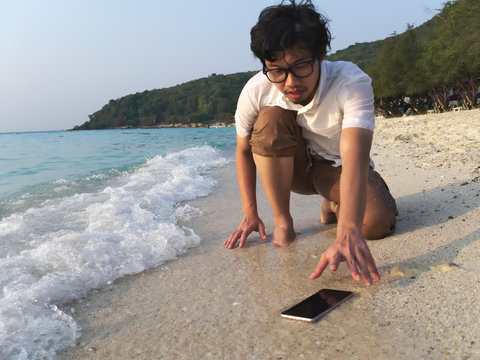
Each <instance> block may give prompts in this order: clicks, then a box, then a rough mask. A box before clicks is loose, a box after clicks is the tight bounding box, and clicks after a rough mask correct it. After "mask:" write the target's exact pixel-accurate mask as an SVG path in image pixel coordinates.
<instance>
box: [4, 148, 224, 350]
mask: <svg viewBox="0 0 480 360" xmlns="http://www.w3.org/2000/svg"><path fill="white" fill-rule="evenodd" d="M227 163H228V160H227V159H225V158H223V157H222V156H221V155H220V153H219V152H218V151H217V150H215V149H213V148H212V147H209V146H203V147H196V148H190V149H186V150H183V151H180V152H177V153H172V154H169V155H166V156H157V157H155V158H152V159H150V160H148V161H147V162H146V163H145V164H144V165H142V166H141V167H139V168H137V169H136V170H135V171H134V172H131V173H128V174H121V175H119V177H117V178H115V180H114V181H113V180H112V181H111V182H108V186H106V187H104V188H103V189H101V190H100V191H96V192H87V193H77V194H75V195H72V196H68V197H65V198H60V199H54V200H51V201H47V202H44V203H43V204H42V205H40V206H38V207H35V208H30V209H28V210H26V211H24V212H21V213H14V214H11V215H10V216H8V217H6V218H4V219H2V220H1V221H0V253H1V254H3V255H2V256H4V257H3V258H1V259H0V286H1V287H2V289H3V292H2V294H0V344H1V346H0V358H2V359H43V358H53V357H54V356H55V353H56V351H57V350H59V349H61V348H64V347H67V346H73V345H74V343H75V339H76V338H77V337H78V336H79V334H80V329H79V327H78V325H77V324H76V322H75V320H74V318H73V317H72V316H71V314H68V312H67V311H65V310H64V309H63V308H62V307H63V306H65V305H66V304H67V303H69V302H71V301H75V300H78V299H80V298H82V297H85V296H86V295H87V294H88V293H89V292H90V291H91V290H92V289H97V288H100V287H102V286H105V285H107V284H111V283H112V282H113V281H114V280H115V279H118V278H120V277H123V276H125V275H130V274H135V273H139V272H141V271H143V270H145V269H148V268H151V267H156V266H159V265H161V264H162V263H163V262H165V261H167V260H172V259H175V258H176V257H177V256H179V255H181V254H184V253H185V252H186V250H187V249H188V248H190V247H193V246H196V245H198V244H199V243H200V238H199V237H198V236H197V235H196V234H195V233H194V231H193V230H191V229H189V228H187V227H185V226H183V225H180V224H179V223H180V222H182V223H185V222H186V221H188V220H190V219H191V218H192V217H195V216H199V215H200V214H201V211H200V210H198V209H196V208H194V207H193V206H191V205H190V204H188V201H190V200H193V199H196V198H198V197H201V196H206V195H208V194H209V193H211V191H212V190H213V187H214V185H215V181H214V180H213V179H212V178H211V177H210V176H209V172H211V171H212V170H213V169H215V168H218V167H221V166H224V165H226V164H227ZM65 184H66V182H65V181H62V180H60V181H58V185H61V186H65Z"/></svg>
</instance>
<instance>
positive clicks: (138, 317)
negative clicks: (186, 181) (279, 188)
mask: <svg viewBox="0 0 480 360" xmlns="http://www.w3.org/2000/svg"><path fill="white" fill-rule="evenodd" d="M371 155H372V158H373V160H374V162H375V166H376V170H377V171H379V172H380V174H381V175H382V176H383V177H384V179H385V180H386V182H387V184H388V186H389V187H390V190H391V192H392V194H393V195H394V197H395V198H396V200H397V206H398V210H399V216H398V222H397V229H396V232H395V233H394V234H393V235H391V236H388V237H387V238H385V239H381V240H376V241H368V245H369V247H370V250H371V252H372V254H373V256H374V258H375V261H376V264H377V267H378V268H379V271H380V274H381V276H382V278H381V280H380V281H379V282H378V283H375V284H374V285H373V286H371V287H367V286H365V285H364V284H363V283H356V282H355V281H353V280H352V278H351V276H350V273H349V272H348V271H347V268H346V266H345V264H342V265H341V266H340V267H339V269H338V270H337V271H336V272H334V273H333V272H330V271H326V272H325V273H324V274H323V275H322V276H321V277H320V278H319V279H317V280H310V279H309V278H308V277H309V275H310V274H311V273H312V272H313V270H314V268H315V266H316V264H317V262H318V260H319V257H320V255H321V253H322V252H323V251H324V250H325V249H326V248H327V247H328V246H329V245H330V244H331V243H332V241H333V240H334V239H335V233H336V227H335V225H322V224H320V221H319V217H320V204H321V197H319V196H301V195H293V197H292V205H291V209H292V214H293V218H294V221H295V227H296V231H297V239H296V241H295V242H294V243H293V244H292V245H290V246H289V247H288V248H277V247H275V246H274V245H273V244H272V242H271V234H272V231H273V224H272V223H273V216H272V213H271V210H270V208H269V205H268V203H267V201H266V199H265V196H264V194H263V190H262V189H261V187H260V186H259V185H258V186H259V189H258V191H257V194H258V201H259V214H260V216H261V218H262V219H263V220H264V222H265V225H266V228H267V234H268V235H269V238H268V241H267V242H265V241H263V240H261V239H260V237H259V236H258V234H256V233H255V234H253V235H251V236H250V238H249V241H247V245H246V247H245V248H242V249H239V248H235V249H232V250H227V249H225V248H224V247H223V242H224V241H225V239H226V238H227V237H228V236H229V235H230V233H232V232H233V231H234V229H235V228H236V227H237V225H238V223H239V222H240V220H241V203H240V198H239V194H238V190H237V183H236V174H235V168H234V164H230V165H228V166H226V167H223V168H221V169H220V170H217V171H216V179H217V181H218V183H217V185H216V189H215V191H214V192H213V193H212V194H211V195H209V196H207V197H203V198H198V199H196V200H194V201H193V202H191V203H190V205H192V206H194V207H196V208H197V209H199V210H200V211H201V212H202V215H199V216H196V217H194V218H193V224H192V222H191V221H190V222H189V225H188V226H189V227H191V228H192V229H194V231H195V233H196V234H197V235H198V236H199V237H200V239H201V240H200V244H199V245H198V246H196V247H194V248H190V249H188V251H187V252H186V253H185V254H183V255H179V256H178V258H177V259H176V260H171V261H167V262H165V263H164V264H163V265H161V266H160V267H157V268H154V269H149V270H146V271H144V272H142V273H140V274H136V275H132V276H127V277H123V278H121V279H119V280H116V281H115V282H113V283H112V284H111V285H108V286H106V287H103V288H101V289H99V290H97V291H94V292H91V293H90V294H89V295H88V296H87V297H86V298H84V299H83V300H82V301H80V302H73V303H71V304H69V305H68V306H66V307H65V308H66V309H70V310H69V311H70V313H71V314H72V316H73V317H74V318H75V320H76V321H77V322H78V324H79V326H80V328H81V332H82V335H81V336H80V337H79V338H78V339H77V345H76V346H75V347H72V348H68V349H65V350H63V351H61V352H60V353H59V354H58V358H59V359H277V360H278V359H331V358H337V359H343V358H345V359H347V358H348V359H365V358H369V359H385V358H388V359H416V358H427V359H440V358H448V359H465V358H472V359H480V325H479V322H478V319H479V318H480V297H479V296H478V294H479V293H480V280H479V273H480V229H479V224H480V208H479V204H480V110H470V111H459V112H448V113H443V114H429V115H417V116H408V117H401V118H391V119H383V118H379V119H377V123H376V130H375V135H374V143H373V147H372V151H371ZM322 288H334V289H341V290H349V291H353V292H354V293H355V295H354V297H353V298H352V299H350V300H348V301H347V302H345V303H343V304H342V305H341V306H339V307H338V308H337V309H335V310H334V311H332V312H330V313H329V314H327V315H326V316H325V317H324V318H322V319H321V320H320V321H319V322H316V323H314V324H308V323H304V322H300V321H294V320H286V319H283V318H281V317H280V312H281V311H282V310H284V309H286V308H288V307H289V306H291V305H293V304H295V303H297V302H298V301H300V300H302V299H303V298H305V297H307V296H309V295H311V294H312V293H314V292H316V291H318V290H319V289H322Z"/></svg>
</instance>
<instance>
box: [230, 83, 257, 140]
mask: <svg viewBox="0 0 480 360" xmlns="http://www.w3.org/2000/svg"><path fill="white" fill-rule="evenodd" d="M253 80H254V78H252V79H250V80H249V81H248V82H247V84H246V85H245V86H244V87H243V89H242V92H241V93H240V97H239V98H238V102H237V110H236V111H235V127H236V130H237V134H238V136H240V137H241V138H246V137H249V136H250V134H251V132H252V128H253V123H254V122H255V120H256V119H257V116H258V114H259V112H260V109H259V107H260V106H259V103H258V96H256V94H255V91H256V90H258V89H257V87H256V86H252V85H253V84H252V83H253Z"/></svg>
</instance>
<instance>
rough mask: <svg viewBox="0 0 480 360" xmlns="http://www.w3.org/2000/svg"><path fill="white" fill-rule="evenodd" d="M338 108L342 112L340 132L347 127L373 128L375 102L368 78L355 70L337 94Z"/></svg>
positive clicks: (370, 81)
mask: <svg viewBox="0 0 480 360" xmlns="http://www.w3.org/2000/svg"><path fill="white" fill-rule="evenodd" d="M337 99H338V102H339V107H340V109H341V110H342V111H343V122H342V130H343V129H346V128H349V127H358V128H363V129H368V130H370V131H372V132H373V128H374V127H375V116H374V108H375V101H374V96H373V89H372V80H371V79H370V77H369V76H368V75H367V74H365V73H364V72H363V71H361V70H360V69H359V68H356V71H355V72H354V74H351V75H350V78H349V79H348V80H347V81H345V82H344V83H343V84H342V86H341V87H340V89H339V92H338V97H337Z"/></svg>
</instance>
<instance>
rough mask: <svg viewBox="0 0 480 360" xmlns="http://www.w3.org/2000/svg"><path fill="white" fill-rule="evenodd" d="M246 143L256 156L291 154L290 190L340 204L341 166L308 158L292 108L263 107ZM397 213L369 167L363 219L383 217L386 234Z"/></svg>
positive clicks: (393, 202)
mask: <svg viewBox="0 0 480 360" xmlns="http://www.w3.org/2000/svg"><path fill="white" fill-rule="evenodd" d="M250 145H251V147H252V152H253V153H254V154H257V155H260V156H266V157H289V156H293V157H294V176H293V186H292V191H293V192H296V193H299V194H304V195H309V194H319V195H321V196H322V197H324V198H325V199H327V200H329V201H332V202H334V203H335V204H337V205H339V204H340V177H341V174H342V167H341V166H339V167H334V166H332V165H333V164H334V162H333V161H329V160H326V159H325V158H323V157H322V156H319V155H312V156H311V157H310V158H309V156H308V155H307V149H306V146H305V140H304V139H303V136H302V128H301V127H300V126H299V125H298V124H297V122H296V112H295V111H291V110H285V109H282V108H280V107H271V106H267V107H265V108H263V109H262V110H261V112H260V114H259V115H258V118H257V120H256V121H255V123H254V127H253V130H252V135H251V138H250ZM397 214H398V212H397V206H396V203H395V199H394V198H393V197H392V195H391V194H390V190H389V189H388V186H387V184H386V183H385V181H384V180H383V178H382V177H381V176H380V174H379V173H378V172H376V171H374V170H373V169H370V170H369V174H368V185H367V209H366V215H365V218H369V217H372V219H374V218H378V216H377V217H375V216H373V215H381V217H382V218H385V217H386V218H387V219H388V220H387V221H386V223H387V224H386V225H385V226H384V227H385V235H386V234H389V233H391V232H393V230H394V228H395V223H396V219H395V216H396V215H397ZM372 221H373V222H374V221H375V220H372ZM364 222H365V221H364ZM384 222H385V221H384Z"/></svg>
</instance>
